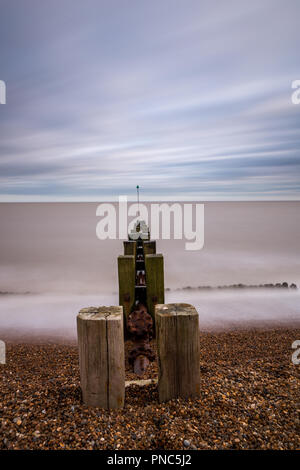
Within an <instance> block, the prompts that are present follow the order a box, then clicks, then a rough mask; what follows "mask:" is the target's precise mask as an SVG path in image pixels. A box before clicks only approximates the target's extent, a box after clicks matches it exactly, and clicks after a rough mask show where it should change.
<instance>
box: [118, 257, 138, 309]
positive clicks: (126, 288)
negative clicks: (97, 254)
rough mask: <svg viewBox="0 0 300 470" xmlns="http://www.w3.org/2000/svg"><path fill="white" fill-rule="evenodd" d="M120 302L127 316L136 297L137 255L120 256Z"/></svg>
mask: <svg viewBox="0 0 300 470" xmlns="http://www.w3.org/2000/svg"><path fill="white" fill-rule="evenodd" d="M118 278H119V304H120V305H122V307H123V311H124V315H125V317H126V318H127V317H128V315H129V313H130V312H131V309H132V307H133V304H134V297H135V256H133V255H120V256H118Z"/></svg>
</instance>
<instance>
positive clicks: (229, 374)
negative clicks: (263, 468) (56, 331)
mask: <svg viewBox="0 0 300 470" xmlns="http://www.w3.org/2000/svg"><path fill="white" fill-rule="evenodd" d="M299 338H300V329H295V328H285V329H267V330H264V329H248V330H239V331H231V332H228V331H227V332H224V331H223V332H217V333H209V332H205V333H203V332H202V333H200V338H199V341H200V352H201V355H200V363H199V368H200V372H201V390H200V396H199V397H198V398H197V399H181V398H179V399H174V400H171V401H169V402H167V403H159V401H158V393H157V386H156V383H155V380H157V375H158V370H157V363H156V361H154V362H153V363H151V365H150V368H149V369H148V371H147V372H146V374H145V376H144V379H153V383H150V384H147V385H144V386H139V385H129V386H127V387H126V397H125V407H124V408H123V409H121V410H111V411H108V410H103V409H92V408H89V407H87V406H85V405H84V404H83V403H82V401H81V390H80V377H79V365H78V350H77V345H76V343H75V342H71V341H69V342H64V341H62V340H60V341H57V340H56V339H55V338H44V337H32V338H30V337H27V336H26V337H13V336H10V335H8V337H7V338H4V339H6V346H7V363H6V365H0V371H1V374H0V383H1V385H0V449H16V450H17V449H55V450H57V449H99V450H101V449H108V450H114V449H115V450H131V449H141V450H142V449H149V450H158V449H171V450H180V449H187V450H196V449H288V450H294V449H299V447H300V434H299V429H300V427H299V378H300V374H299V371H300V369H299V367H300V366H299V365H294V364H293V363H292V360H291V356H292V352H293V350H292V349H291V345H292V343H293V342H294V341H295V340H296V339H299ZM130 346H131V344H130V342H126V358H127V356H128V351H129V349H130ZM152 346H153V349H154V350H155V348H156V346H155V341H153V343H152ZM134 379H136V376H135V375H134V374H133V373H132V371H131V368H130V366H129V364H128V362H127V359H126V381H131V380H134Z"/></svg>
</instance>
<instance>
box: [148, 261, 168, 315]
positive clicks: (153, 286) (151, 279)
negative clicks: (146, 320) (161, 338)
mask: <svg viewBox="0 0 300 470" xmlns="http://www.w3.org/2000/svg"><path fill="white" fill-rule="evenodd" d="M145 266H146V284H147V306H148V310H149V313H150V315H151V316H152V317H153V318H154V316H155V305H156V304H163V303H164V301H165V287H164V258H163V255H161V254H155V255H146V256H145Z"/></svg>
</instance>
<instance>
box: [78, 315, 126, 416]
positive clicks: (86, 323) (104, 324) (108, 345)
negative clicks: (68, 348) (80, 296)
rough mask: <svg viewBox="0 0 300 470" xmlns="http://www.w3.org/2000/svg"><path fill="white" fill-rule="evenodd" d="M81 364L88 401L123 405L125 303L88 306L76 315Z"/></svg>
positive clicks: (98, 404)
mask: <svg viewBox="0 0 300 470" xmlns="http://www.w3.org/2000/svg"><path fill="white" fill-rule="evenodd" d="M77 334H78V347H79V366H80V379H81V390H82V398H83V401H84V403H85V404H87V405H89V406H94V407H101V408H106V409H108V408H119V407H121V406H123V405H124V394H125V361H124V335H123V309H122V307H89V308H84V309H82V310H80V312H79V314H78V316H77Z"/></svg>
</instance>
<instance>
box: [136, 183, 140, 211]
mask: <svg viewBox="0 0 300 470" xmlns="http://www.w3.org/2000/svg"><path fill="white" fill-rule="evenodd" d="M136 192H137V201H138V213H139V215H141V214H140V187H139V185H137V187H136Z"/></svg>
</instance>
